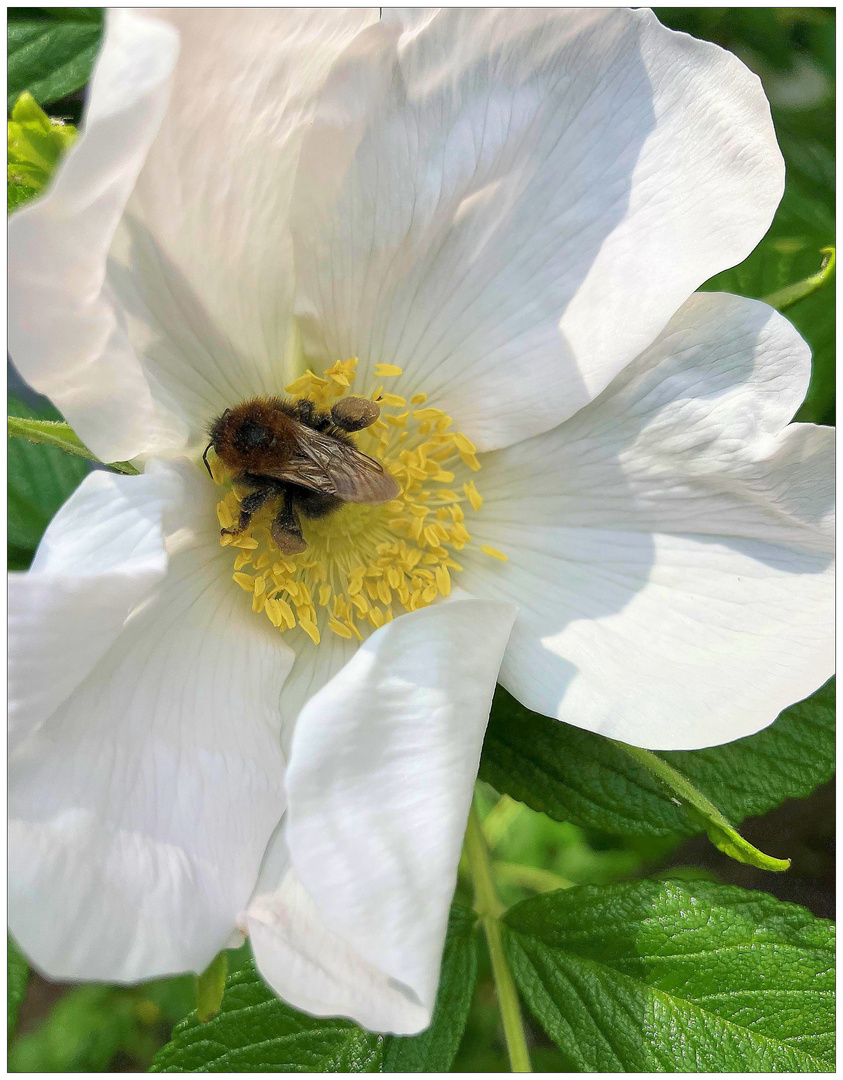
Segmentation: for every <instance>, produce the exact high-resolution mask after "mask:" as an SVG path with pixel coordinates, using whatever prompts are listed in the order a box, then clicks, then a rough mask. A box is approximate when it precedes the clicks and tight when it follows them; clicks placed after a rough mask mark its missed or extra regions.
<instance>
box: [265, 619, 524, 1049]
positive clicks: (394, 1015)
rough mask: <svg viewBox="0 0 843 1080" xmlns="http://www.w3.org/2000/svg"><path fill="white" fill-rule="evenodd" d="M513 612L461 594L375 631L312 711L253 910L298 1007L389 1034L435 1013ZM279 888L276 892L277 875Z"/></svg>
mask: <svg viewBox="0 0 843 1080" xmlns="http://www.w3.org/2000/svg"><path fill="white" fill-rule="evenodd" d="M513 617H514V608H513V607H512V606H511V605H508V604H501V603H496V602H494V603H493V602H488V601H476V600H454V601H452V602H449V603H445V604H440V605H437V606H434V607H430V608H426V609H424V610H422V611H417V612H414V613H412V614H409V615H403V616H401V617H400V618H398V619H396V620H395V622H393V623H389V624H387V626H385V627H382V628H381V629H380V630H378V631H376V632H375V633H374V634H373V635H372V636H371V637H370V638H369V639H368V640H367V641H366V642H365V643H364V644H363V645H361V646H360V648H359V650H358V652H357V653H356V654H355V656H354V658H353V659H352V660H351V661H350V662H349V663H348V664H347V665H346V666H345V667H344V668H343V670H342V671H341V672H340V673H339V674H338V675H337V676H336V677H335V678H334V679H333V680H332V681H331V682H330V683H329V684H328V685H327V686H326V687H325V688H324V689H323V690H321V691H320V692H319V693H318V694H317V695H316V696H315V697H314V698H312V699H311V700H310V701H309V702H308V704H307V705H306V706H305V708H304V710H303V711H302V714H301V716H300V717H299V720H298V723H297V726H296V731H295V735H294V737H293V746H292V755H291V759H290V766H289V769H288V773H287V791H288V799H289V814H288V819H287V826H286V835H285V838H284V841H285V842H286V844H287V845H288V846H289V851H290V853H291V858H290V859H289V860H287V861H286V862H285V859H284V855H283V851H276V853H275V856H274V857H275V858H276V859H277V864H276V866H275V868H274V869H275V881H272V880H271V875H269V874H265V875H264V880H265V882H267V886H266V888H267V891H262V890H259V892H258V895H257V896H256V898H255V900H254V901H253V902H252V905H251V907H250V911H249V932H250V934H251V935H252V943H253V947H254V950H255V957H256V960H257V963H258V966H259V967H260V969H261V971H262V973H263V974H264V976H265V977H266V978H267V979H268V981H269V982H270V983H271V985H272V986H273V987H274V989H276V990H277V991H278V993H279V994H280V995H281V996H282V997H283V998H285V999H286V1000H288V1001H289V1002H290V1003H291V1004H293V1005H295V1006H297V1007H300V1008H304V1009H307V1010H308V1011H310V1012H314V1013H317V1014H318V1015H323V1016H324V1015H336V1014H340V1015H343V1016H351V1017H352V1018H354V1019H356V1020H357V1021H359V1022H360V1023H361V1024H363V1025H364V1026H366V1027H368V1028H370V1029H372V1030H377V1031H396V1032H399V1033H404V1034H408V1033H413V1032H416V1031H420V1030H421V1029H422V1028H424V1027H425V1026H426V1025H427V1024H428V1023H429V1022H430V1015H431V1010H432V1007H433V1002H434V999H435V996H436V988H437V983H438V975H439V964H440V961H441V955H442V944H443V941H444V936H445V928H446V924H447V918H448V906H449V903H450V899H451V894H452V893H453V889H454V884H455V881H456V870H457V862H458V860H459V853H460V847H461V844H462V838H463V833H464V831H465V822H466V817H467V814H468V808H469V804H470V800H471V791H472V786H473V784H474V779H475V776H476V773H477V764H478V761H479V757H480V748H481V745H482V741H483V733H484V731H485V728H486V722H487V719H488V715H489V707H490V704H491V700H492V693H493V691H494V686H495V678H496V675H497V672H498V667H499V664H500V659H501V656H502V654H503V650H504V648H505V646H506V640H507V638H508V636H509V632H510V628H511V625H512V619H513ZM270 886H271V887H272V890H273V891H268V890H269V887H270Z"/></svg>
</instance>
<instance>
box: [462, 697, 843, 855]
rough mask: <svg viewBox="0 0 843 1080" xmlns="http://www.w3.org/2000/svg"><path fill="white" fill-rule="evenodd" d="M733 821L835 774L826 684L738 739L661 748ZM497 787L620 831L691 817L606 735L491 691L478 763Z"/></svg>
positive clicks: (653, 829) (550, 810)
mask: <svg viewBox="0 0 843 1080" xmlns="http://www.w3.org/2000/svg"><path fill="white" fill-rule="evenodd" d="M657 756H658V757H659V758H660V759H662V760H663V761H664V762H666V763H668V764H669V765H671V766H672V767H673V768H674V769H677V770H678V771H679V772H680V773H681V774H682V775H683V776H684V777H686V778H687V779H688V780H689V781H690V782H691V783H692V784H693V785H694V787H695V788H697V789H698V790H699V791H700V792H702V793H703V794H704V795H705V796H706V797H707V798H708V799H709V800H711V802H712V803H713V804H714V805H715V806H716V807H717V808H718V809H719V810H720V811H721V813H722V814H724V815H725V816H726V817H727V818H729V819H730V820H731V821H732V822H739V821H741V820H742V819H743V818H744V817H746V816H747V815H749V814H762V813H765V812H766V811H767V810H770V809H772V808H773V807H774V806H778V805H779V804H780V803H782V802H784V801H785V800H786V799H791V798H800V797H804V796H806V795H809V794H810V793H811V791H813V790H814V788H815V787H817V786H818V785H819V784H821V783H823V782H825V781H826V780H828V779H829V778H830V777H831V775H832V773H833V771H834V682H833V680H831V681H830V682H828V683H826V685H825V686H823V687H822V688H821V689H820V690H818V691H817V692H816V693H815V694H813V695H812V696H811V697H810V698H807V699H806V700H805V701H803V702H800V703H798V704H797V705H792V706H791V707H790V708H789V709H785V711H784V712H783V713H782V714H781V716H779V718H778V719H777V720H776V722H775V723H774V724H772V725H771V726H770V727H768V728H766V729H765V730H764V731H761V732H759V733H758V734H757V735H751V736H749V737H748V738H746V739H740V740H738V741H737V742H733V743H728V744H727V745H725V746H715V747H710V748H708V749H706V750H683V751H672V752H664V753H662V752H660V753H659V754H658V755H657ZM480 775H481V777H482V778H483V779H484V780H486V781H488V782H489V783H490V784H492V786H493V787H495V788H496V789H497V790H498V791H500V792H502V793H504V794H507V795H510V796H512V798H514V799H518V800H519V801H521V802H524V803H526V805H527V806H529V807H531V808H532V809H533V810H539V811H542V812H544V813H546V814H548V815H549V816H550V817H552V818H555V819H556V820H557V821H571V822H573V823H574V824H575V825H580V826H583V827H586V828H596V829H600V830H601V831H603V832H606V833H611V834H614V835H619V836H668V835H670V834H676V833H678V834H680V835H683V836H691V835H693V834H694V833H696V832H699V831H700V822H699V821H698V820H696V819H694V818H693V817H692V816H691V815H690V814H689V813H688V811H687V809H685V808H684V807H682V806H677V805H676V803H675V802H674V801H673V799H672V798H671V796H670V794H669V793H668V792H667V790H666V789H665V788H664V787H663V786H662V784H660V783H659V782H658V781H657V780H656V779H655V778H654V777H653V776H652V775H651V773H650V772H649V770H648V769H647V768H645V767H644V766H643V765H641V764H640V763H639V762H637V761H635V760H633V759H632V758H631V757H629V755H628V754H627V753H626V752H624V751H623V750H622V749H621V748H620V747H619V746H617V745H616V744H614V743H613V742H612V741H611V740H609V739H604V738H602V737H601V736H599V735H594V734H592V733H591V732H588V731H581V730H579V729H578V728H574V727H570V726H569V725H568V724H563V723H562V722H561V721H559V720H553V719H550V718H548V717H545V716H539V715H538V714H537V713H533V712H530V711H529V710H528V709H525V708H524V707H523V706H522V705H520V704H519V703H518V702H517V701H515V699H514V698H512V697H511V696H510V695H509V694H507V693H506V691H504V690H502V689H500V688H498V691H497V693H496V695H495V701H494V705H493V707H492V716H491V719H490V722H489V727H488V730H487V733H486V741H485V744H484V746H483V757H482V759H481V762H480Z"/></svg>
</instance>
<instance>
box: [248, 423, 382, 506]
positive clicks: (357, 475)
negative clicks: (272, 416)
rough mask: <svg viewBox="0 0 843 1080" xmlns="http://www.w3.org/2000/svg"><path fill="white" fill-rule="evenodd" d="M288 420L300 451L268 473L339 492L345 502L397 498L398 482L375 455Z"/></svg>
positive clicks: (338, 496) (332, 492) (325, 493)
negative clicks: (369, 455) (364, 452)
mask: <svg viewBox="0 0 843 1080" xmlns="http://www.w3.org/2000/svg"><path fill="white" fill-rule="evenodd" d="M288 423H289V429H291V430H292V432H293V434H294V436H295V439H296V442H297V444H298V445H297V449H296V452H295V453H294V454H293V456H292V457H291V458H290V460H289V461H288V462H287V463H286V464H285V465H284V466H282V467H281V468H278V469H271V470H270V469H267V470H265V471H266V474H267V475H268V476H274V477H275V478H276V479H277V480H285V481H287V482H289V483H291V484H300V485H301V486H302V487H306V488H310V489H311V490H312V491H319V492H321V493H322V494H323V495H336V497H337V498H339V499H342V500H343V501H344V502H352V503H381V502H389V500H390V499H394V498H396V496H397V495H398V492H399V490H400V489H399V487H398V484H397V483H396V481H395V479H394V477H392V476H390V474H389V473H388V472H386V471H385V470H384V469H383V467H382V466H381V464H380V463H379V462H377V461H375V459H374V458H370V457H368V455H366V454H363V453H361V451H360V450H358V449H357V448H356V447H354V446H349V445H348V444H347V443H344V442H340V441H339V439H333V438H331V436H330V435H323V434H322V433H321V432H319V431H314V430H313V429H312V428H309V427H306V426H305V425H304V424H299V423H298V422H297V421H295V420H290V421H289V422H288Z"/></svg>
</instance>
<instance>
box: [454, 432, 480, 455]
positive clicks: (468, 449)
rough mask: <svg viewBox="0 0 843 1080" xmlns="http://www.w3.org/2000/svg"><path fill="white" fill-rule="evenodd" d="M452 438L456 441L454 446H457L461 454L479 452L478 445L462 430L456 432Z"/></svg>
mask: <svg viewBox="0 0 843 1080" xmlns="http://www.w3.org/2000/svg"><path fill="white" fill-rule="evenodd" d="M451 438H452V439H453V441H454V446H456V448H457V450H459V452H460V453H461V454H471V455H472V456H473V455H474V454H476V453H477V447H476V446H475V445H474V443H473V442H472V441H471V439H467V438H466V437H465V435H463V434H462V432H461V431H456V432H454V434H453V435H452V436H451Z"/></svg>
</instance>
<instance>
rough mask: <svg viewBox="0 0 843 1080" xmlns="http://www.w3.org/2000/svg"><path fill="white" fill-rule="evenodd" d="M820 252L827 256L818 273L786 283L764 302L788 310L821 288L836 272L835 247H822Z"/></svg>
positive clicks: (781, 309)
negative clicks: (791, 283)
mask: <svg viewBox="0 0 843 1080" xmlns="http://www.w3.org/2000/svg"><path fill="white" fill-rule="evenodd" d="M820 254H821V255H824V256H825V258H824V259H823V263H822V266H821V267H820V268H819V270H818V271H817V273H816V274H811V276H810V277H806V278H803V280H802V281H796V282H794V284H793V285H785V287H784V288H783V289H776V291H775V292H773V293H770V295H769V296H765V297H764V303H765V304H769V305H770V307H774V308H775V309H776V311H787V309H788V308H791V307H793V305H794V304H798V303H799V301H800V300H804V299H805V298H806V297H807V296H810V295H811V294H812V293H815V292H816V291H817V289H821V288H822V287H823V285H825V283H826V282H827V281H828V279H829V278H830V277H831V275H832V274H833V273H834V248H833V247H826V248H821V249H820Z"/></svg>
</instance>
